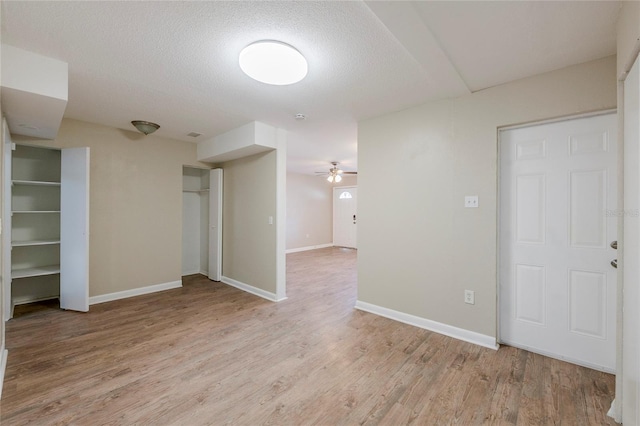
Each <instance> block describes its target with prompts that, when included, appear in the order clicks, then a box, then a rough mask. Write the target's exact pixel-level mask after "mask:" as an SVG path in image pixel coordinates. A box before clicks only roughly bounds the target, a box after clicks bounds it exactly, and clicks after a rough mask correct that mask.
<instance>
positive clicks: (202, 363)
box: [0, 248, 615, 426]
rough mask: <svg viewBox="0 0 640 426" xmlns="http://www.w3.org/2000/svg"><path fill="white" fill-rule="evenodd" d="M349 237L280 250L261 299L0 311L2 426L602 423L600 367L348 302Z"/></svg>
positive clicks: (222, 296) (198, 290)
mask: <svg viewBox="0 0 640 426" xmlns="http://www.w3.org/2000/svg"><path fill="white" fill-rule="evenodd" d="M355 259H356V252H355V251H353V250H347V249H338V248H327V249H321V250H315V251H312V252H301V253H295V254H290V255H288V257H287V262H288V272H287V280H288V284H287V292H288V296H289V299H287V300H286V301H283V302H280V303H272V302H268V301H266V300H263V299H260V298H258V297H256V296H252V295H250V294H247V293H244V292H242V291H239V290H237V289H235V288H233V287H229V286H226V285H224V284H220V283H214V282H211V281H209V280H207V279H206V278H204V277H202V276H199V275H194V276H189V277H185V279H184V287H183V288H181V289H175V290H168V291H165V292H162V293H155V294H151V295H145V296H139V297H135V298H131V299H126V300H120V301H116V302H110V303H104V304H100V305H94V306H92V307H91V312H89V313H88V314H82V313H74V312H64V311H60V310H58V309H57V307H56V306H51V305H50V304H49V305H47V304H41V305H37V306H31V307H29V308H27V309H26V310H23V311H17V312H16V314H17V315H16V318H14V319H13V320H11V321H9V322H8V323H7V346H8V348H9V361H8V367H7V372H6V379H5V384H4V392H3V397H2V401H1V402H0V409H1V415H0V421H1V423H2V425H3V426H5V425H17V424H26V423H32V424H36V425H51V424H74V425H104V424H110V425H134V424H140V425H142V424H145V425H146V424H152V425H174V424H176V425H201V424H215V425H220V424H237V425H261V424H268V425H307V424H318V425H338V424H340V425H342V424H344V425H349V424H384V425H403V424H412V425H448V424H462V425H470V424H520V425H551V424H567V425H587V424H594V425H603V424H611V425H613V424H615V423H613V421H611V420H610V419H608V418H607V417H606V411H607V410H608V409H609V405H610V403H611V400H612V399H613V391H614V378H613V376H611V375H609V374H605V373H601V372H598V371H594V370H589V369H587V368H582V367H577V366H574V365H571V364H567V363H564V362H561V361H557V360H553V359H550V358H546V357H543V356H540V355H535V354H532V353H529V352H526V351H523V350H519V349H515V348H510V347H502V348H500V350H498V351H493V350H490V349H485V348H482V347H479V346H475V345H472V344H470V343H465V342H461V341H458V340H455V339H452V338H449V337H445V336H442V335H439V334H436V333H431V332H429V331H425V330H422V329H419V328H415V327H412V326H408V325H405V324H401V323H398V322H395V321H391V320H388V319H385V318H382V317H378V316H375V315H372V314H368V313H365V312H360V311H357V310H354V309H353V305H354V303H355V300H356V288H355V281H356V265H355Z"/></svg>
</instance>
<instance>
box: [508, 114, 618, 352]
mask: <svg viewBox="0 0 640 426" xmlns="http://www.w3.org/2000/svg"><path fill="white" fill-rule="evenodd" d="M616 112H617V109H615V108H613V109H605V110H601V111H593V112H588V113H584V114H576V115H565V116H561V117H556V118H550V119H547V120H541V121H529V122H526V123H520V124H516V125H508V126H501V127H498V129H497V132H498V134H497V137H498V144H497V145H498V147H497V148H498V149H497V153H496V154H497V173H496V178H497V180H496V189H497V193H498V196H497V197H496V229H497V231H498V232H497V234H496V248H497V252H496V254H497V256H496V295H497V296H496V336H497V339H496V340H497V343H498V344H500V343H502V337H501V330H500V323H501V314H500V306H501V305H502V303H503V301H502V300H501V298H500V284H501V282H500V266H501V265H500V259H501V257H502V256H501V253H502V247H500V238H501V232H502V230H501V228H500V219H501V217H500V203H501V201H502V196H501V193H500V178H501V175H500V171H501V170H502V164H501V162H500V158H501V157H500V156H501V154H502V140H501V135H502V131H504V130H513V129H520V128H523V127H531V126H537V125H543V124H552V123H558V122H562V121H569V120H575V119H580V118H589V117H597V116H600V115H607V114H612V113H616ZM617 142H618V141H616V143H617ZM620 197H622V192H621V191H618V199H620ZM618 238H620V236H619V237H618ZM618 291H620V289H619V284H618ZM618 309H619V307H618V304H617V303H616V312H617V311H618ZM618 349H619V348H616V350H618Z"/></svg>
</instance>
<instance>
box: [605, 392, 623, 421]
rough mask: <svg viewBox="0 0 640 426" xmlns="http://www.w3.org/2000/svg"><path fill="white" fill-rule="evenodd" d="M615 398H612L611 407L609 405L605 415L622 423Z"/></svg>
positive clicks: (618, 405)
mask: <svg viewBox="0 0 640 426" xmlns="http://www.w3.org/2000/svg"><path fill="white" fill-rule="evenodd" d="M616 395H617V394H616ZM616 400H617V398H613V401H611V407H609V411H607V416H609V417H611V418H612V419H613V421H615V422H616V423H622V413H621V412H620V404H618V403H617V402H616Z"/></svg>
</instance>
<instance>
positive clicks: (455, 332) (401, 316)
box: [355, 300, 499, 350]
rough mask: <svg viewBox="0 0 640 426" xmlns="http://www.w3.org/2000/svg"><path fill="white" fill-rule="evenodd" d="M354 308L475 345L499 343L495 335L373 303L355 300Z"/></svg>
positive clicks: (488, 346)
mask: <svg viewBox="0 0 640 426" xmlns="http://www.w3.org/2000/svg"><path fill="white" fill-rule="evenodd" d="M355 308H356V309H359V310H361V311H365V312H369V313H372V314H376V315H380V316H381V317H385V318H389V319H392V320H396V321H399V322H403V323H405V324H409V325H413V326H415V327H420V328H424V329H425V330H430V331H434V332H436V333H439V334H444V335H445V336H449V337H453V338H454V339H458V340H463V341H465V342H469V343H473V344H475V345H479V346H484V347H485V348H489V349H494V350H497V349H498V347H499V345H498V343H497V342H496V338H495V337H491V336H487V335H485V334H480V333H476V332H475V331H469V330H465V329H463V328H458V327H454V326H452V325H447V324H443V323H441V322H437V321H432V320H429V319H426V318H422V317H418V316H415V315H411V314H406V313H404V312H399V311H394V310H393V309H389V308H384V307H382V306H378V305H373V304H371V303H367V302H363V301H361V300H358V301H356V306H355Z"/></svg>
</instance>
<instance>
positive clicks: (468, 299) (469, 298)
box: [464, 290, 476, 305]
mask: <svg viewBox="0 0 640 426" xmlns="http://www.w3.org/2000/svg"><path fill="white" fill-rule="evenodd" d="M464 303H468V304H470V305H475V304H476V293H475V292H474V291H473V290H465V291H464Z"/></svg>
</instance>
